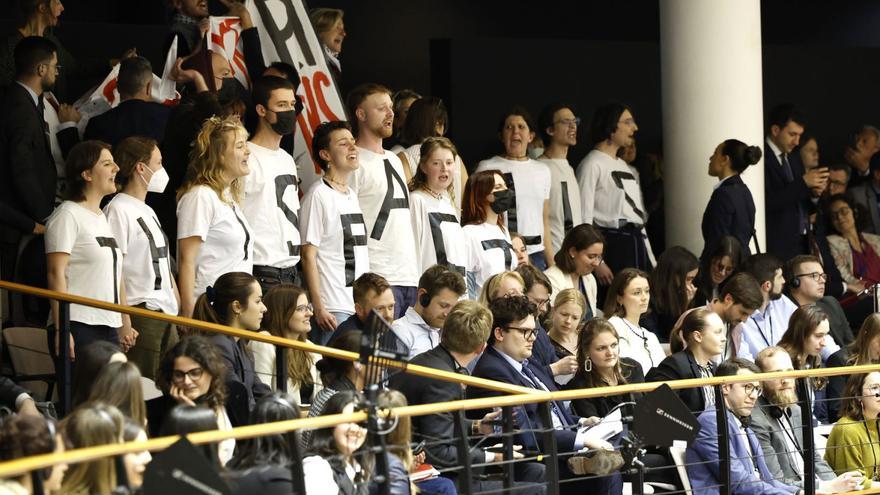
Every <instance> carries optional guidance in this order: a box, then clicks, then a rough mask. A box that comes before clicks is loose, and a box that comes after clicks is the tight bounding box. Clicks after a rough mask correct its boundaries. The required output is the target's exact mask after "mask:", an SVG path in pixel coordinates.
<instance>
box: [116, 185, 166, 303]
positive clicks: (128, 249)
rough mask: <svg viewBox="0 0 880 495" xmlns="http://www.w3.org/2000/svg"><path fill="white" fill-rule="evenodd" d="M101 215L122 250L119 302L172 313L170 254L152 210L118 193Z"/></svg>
mask: <svg viewBox="0 0 880 495" xmlns="http://www.w3.org/2000/svg"><path fill="white" fill-rule="evenodd" d="M104 214H105V215H106V216H107V221H108V222H109V223H110V229H111V230H112V231H113V237H115V238H116V243H117V244H118V245H119V249H120V251H122V274H123V278H124V280H125V297H126V299H128V300H127V301H123V304H128V305H130V306H135V305H138V304H146V306H147V308H149V309H152V310H153V311H161V312H163V313H165V314H169V315H176V314H177V312H178V305H177V298H176V297H174V285H173V278H172V277H173V276H174V275H173V274H172V273H171V254H170V253H169V251H168V237H167V236H166V235H165V232H164V231H163V230H162V226H161V225H160V224H159V219H158V218H156V212H154V211H153V209H152V208H150V206H149V205H147V204H146V203H144V202H143V201H141V200H139V199H137V198H133V197H131V196H129V195H128V194H125V193H119V194H117V195H116V196H115V197H113V199H112V200H110V203H108V204H107V206H105V207H104Z"/></svg>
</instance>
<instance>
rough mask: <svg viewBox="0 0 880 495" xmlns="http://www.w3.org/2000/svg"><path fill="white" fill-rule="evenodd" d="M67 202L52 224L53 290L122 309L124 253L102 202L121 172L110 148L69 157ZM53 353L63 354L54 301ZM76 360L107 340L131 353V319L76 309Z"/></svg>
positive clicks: (95, 144) (91, 144) (86, 144)
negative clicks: (78, 352) (78, 353)
mask: <svg viewBox="0 0 880 495" xmlns="http://www.w3.org/2000/svg"><path fill="white" fill-rule="evenodd" d="M65 167H66V173H67V189H66V195H67V198H68V199H67V200H66V201H64V202H63V203H61V205H60V206H59V207H58V208H57V209H56V210H55V211H54V212H53V213H52V215H51V216H50V217H49V220H48V222H47V223H46V264H47V268H48V283H49V289H50V290H54V291H58V292H66V293H68V294H74V295H77V296H82V297H88V298H91V299H98V300H100V301H106V302H110V303H115V304H121V303H122V302H123V301H125V300H126V298H125V283H124V281H123V279H122V253H121V252H120V249H119V246H118V245H117V243H116V239H115V238H114V237H113V231H112V230H110V225H109V224H108V223H107V218H106V217H105V216H104V212H102V211H101V200H102V199H103V198H104V197H105V196H107V195H109V194H113V193H114V192H116V182H115V180H116V172H118V171H119V167H117V166H116V163H115V162H114V161H113V155H112V154H110V146H109V145H107V144H105V143H102V142H100V141H83V142H82V143H79V144H77V145H76V146H75V147H74V148H73V149H72V150H70V153H69V154H68V155H67V161H66V162H65ZM50 304H51V308H52V316H51V321H50V329H49V347H50V349H52V350H53V351H54V352H56V353H57V352H58V351H59V349H60V347H59V344H60V343H59V338H58V333H56V331H55V330H56V329H58V328H59V315H58V302H57V301H54V300H53V301H51V303H50ZM69 318H70V326H69V328H70V339H69V342H67V345H69V349H70V353H71V354H70V356H71V358H75V357H76V350H79V349H82V348H83V347H85V346H87V345H89V344H90V343H92V342H95V341H99V340H105V341H108V342H112V343H114V344H121V346H122V348H123V350H128V349H129V348H130V347H131V346H133V345H134V344H135V342H136V339H137V331H136V330H134V329H133V328H131V320H130V319H129V318H128V315H121V314H120V313H117V312H115V311H107V310H103V309H97V308H92V307H90V306H81V305H78V304H71V305H70V312H69Z"/></svg>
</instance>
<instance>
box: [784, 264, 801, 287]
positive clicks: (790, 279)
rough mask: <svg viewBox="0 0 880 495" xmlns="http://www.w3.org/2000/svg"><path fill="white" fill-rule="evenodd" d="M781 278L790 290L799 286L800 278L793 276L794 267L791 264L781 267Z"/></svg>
mask: <svg viewBox="0 0 880 495" xmlns="http://www.w3.org/2000/svg"><path fill="white" fill-rule="evenodd" d="M782 276H783V277H784V278H785V283H786V285H788V286H789V287H791V288H792V289H797V288H798V287H800V286H801V278H800V277H798V276H797V275H795V274H794V266H792V264H791V262H790V261H789V262H788V263H786V264H784V265H782Z"/></svg>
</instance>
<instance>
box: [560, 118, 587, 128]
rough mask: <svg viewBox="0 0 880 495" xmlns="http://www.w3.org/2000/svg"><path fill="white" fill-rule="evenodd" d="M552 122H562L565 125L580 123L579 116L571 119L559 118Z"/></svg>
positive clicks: (572, 125)
mask: <svg viewBox="0 0 880 495" xmlns="http://www.w3.org/2000/svg"><path fill="white" fill-rule="evenodd" d="M554 124H562V125H564V126H566V127H577V126H579V125H581V118H580V117H575V118H573V119H559V120H557V121H556V122H554Z"/></svg>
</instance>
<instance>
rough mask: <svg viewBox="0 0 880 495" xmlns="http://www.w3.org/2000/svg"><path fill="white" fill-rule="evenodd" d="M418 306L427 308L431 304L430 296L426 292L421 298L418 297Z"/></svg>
mask: <svg viewBox="0 0 880 495" xmlns="http://www.w3.org/2000/svg"><path fill="white" fill-rule="evenodd" d="M419 304H420V305H421V306H422V307H423V308H427V307H428V305H430V304H431V296H429V295H428V292H427V291H426V292H425V293H424V294H422V295H421V296H419Z"/></svg>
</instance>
